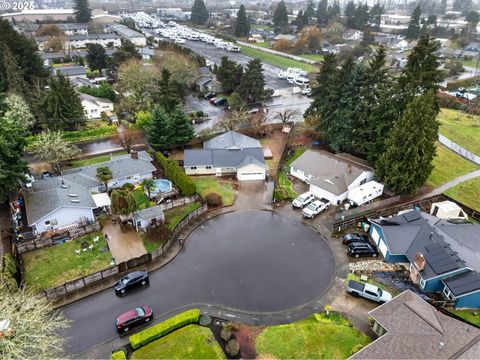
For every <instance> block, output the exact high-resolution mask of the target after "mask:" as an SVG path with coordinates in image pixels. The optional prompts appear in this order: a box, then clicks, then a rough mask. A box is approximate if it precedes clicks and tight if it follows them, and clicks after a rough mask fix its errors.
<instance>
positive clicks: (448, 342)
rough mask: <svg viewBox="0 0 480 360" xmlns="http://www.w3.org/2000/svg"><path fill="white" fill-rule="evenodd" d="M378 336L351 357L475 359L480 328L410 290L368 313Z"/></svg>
mask: <svg viewBox="0 0 480 360" xmlns="http://www.w3.org/2000/svg"><path fill="white" fill-rule="evenodd" d="M368 315H369V317H371V318H372V319H373V331H374V332H375V333H376V334H377V335H378V336H379V338H378V339H376V340H375V341H374V342H372V343H370V344H369V345H367V346H366V347H364V348H363V349H362V350H360V351H359V352H357V353H356V354H354V355H352V356H351V357H350V359H478V357H479V354H480V329H478V328H476V327H474V326H472V325H469V324H466V323H465V322H463V321H460V320H457V319H454V318H453V317H451V316H448V315H446V314H444V313H443V312H441V311H438V310H437V309H436V308H434V307H433V306H432V305H430V304H428V303H427V302H426V301H424V300H422V299H421V298H420V297H419V296H418V295H416V294H415V293H414V292H412V291H410V290H406V291H404V292H403V293H401V294H400V295H398V296H396V297H395V298H394V299H392V300H390V301H389V302H387V303H385V304H383V305H381V306H379V307H377V308H375V309H373V310H372V311H370V312H369V313H368Z"/></svg>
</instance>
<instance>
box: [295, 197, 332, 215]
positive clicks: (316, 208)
mask: <svg viewBox="0 0 480 360" xmlns="http://www.w3.org/2000/svg"><path fill="white" fill-rule="evenodd" d="M329 206H330V201H328V200H326V199H320V200H315V201H314V202H311V203H310V205H308V206H307V207H306V208H304V209H303V211H302V214H303V217H305V218H308V219H312V218H313V217H314V216H315V215H317V214H320V213H321V212H322V211H323V210H325V209H328V207H329Z"/></svg>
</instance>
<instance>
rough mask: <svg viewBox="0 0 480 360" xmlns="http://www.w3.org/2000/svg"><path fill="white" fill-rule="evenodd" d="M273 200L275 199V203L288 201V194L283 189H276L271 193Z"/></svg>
mask: <svg viewBox="0 0 480 360" xmlns="http://www.w3.org/2000/svg"><path fill="white" fill-rule="evenodd" d="M273 198H274V199H275V201H285V200H287V199H288V194H287V192H286V190H285V189H282V188H276V189H275V190H274V191H273Z"/></svg>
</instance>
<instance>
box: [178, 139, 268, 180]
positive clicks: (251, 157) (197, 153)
mask: <svg viewBox="0 0 480 360" xmlns="http://www.w3.org/2000/svg"><path fill="white" fill-rule="evenodd" d="M183 166H184V168H185V173H187V174H188V175H216V176H229V175H236V177H237V179H238V180H265V177H266V172H267V167H266V164H265V158H264V155H263V149H262V146H261V145H260V142H259V141H258V140H257V139H253V138H251V137H249V136H246V135H243V134H240V133H238V132H236V131H228V132H226V133H224V134H221V135H219V136H216V137H214V138H213V139H211V140H209V141H206V142H205V143H204V144H203V149H192V150H185V152H184V161H183Z"/></svg>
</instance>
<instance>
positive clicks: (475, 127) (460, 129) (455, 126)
mask: <svg viewBox="0 0 480 360" xmlns="http://www.w3.org/2000/svg"><path fill="white" fill-rule="evenodd" d="M459 114H461V112H460V111H458V110H453V109H445V108H442V109H441V111H440V113H439V114H438V121H439V122H440V134H442V135H444V136H446V137H447V138H449V139H450V140H452V141H454V142H456V143H457V144H458V145H460V146H462V147H464V148H465V149H467V150H469V151H471V152H472V153H474V154H476V155H479V156H480V116H478V115H467V114H464V115H463V116H461V117H460V118H458V117H459Z"/></svg>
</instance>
